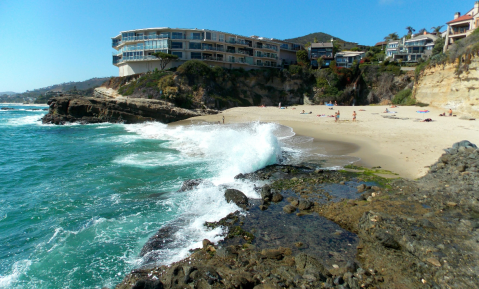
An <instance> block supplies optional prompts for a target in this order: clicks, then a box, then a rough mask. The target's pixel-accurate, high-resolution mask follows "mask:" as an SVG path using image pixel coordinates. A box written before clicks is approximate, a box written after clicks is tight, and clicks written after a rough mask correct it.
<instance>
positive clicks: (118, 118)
mask: <svg viewBox="0 0 479 289" xmlns="http://www.w3.org/2000/svg"><path fill="white" fill-rule="evenodd" d="M48 105H49V106H50V109H49V112H48V114H47V115H45V116H44V117H43V119H42V122H43V123H52V124H65V123H67V122H80V123H100V122H122V123H140V122H145V121H159V122H163V123H170V122H174V121H179V120H183V119H187V118H189V117H193V116H199V115H204V114H212V113H216V112H215V111H211V110H202V111H201V110H196V111H193V110H187V109H182V108H178V107H174V106H172V105H171V104H170V103H167V102H164V101H161V100H151V99H129V98H123V97H119V98H114V99H111V98H110V99H106V98H94V97H80V96H76V95H67V96H62V97H55V98H52V99H50V101H49V102H48Z"/></svg>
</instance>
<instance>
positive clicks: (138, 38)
mask: <svg viewBox="0 0 479 289" xmlns="http://www.w3.org/2000/svg"><path fill="white" fill-rule="evenodd" d="M155 39H171V37H170V36H169V35H166V34H163V35H143V36H130V37H124V38H122V39H121V41H120V42H119V43H120V44H123V43H126V42H134V41H143V40H155ZM175 39H178V38H175ZM120 44H118V45H120Z"/></svg>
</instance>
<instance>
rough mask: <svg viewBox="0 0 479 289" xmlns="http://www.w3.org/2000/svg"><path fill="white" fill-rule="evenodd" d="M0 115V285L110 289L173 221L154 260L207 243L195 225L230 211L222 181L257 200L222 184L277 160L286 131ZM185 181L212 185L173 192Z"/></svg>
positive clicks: (19, 109)
mask: <svg viewBox="0 0 479 289" xmlns="http://www.w3.org/2000/svg"><path fill="white" fill-rule="evenodd" d="M0 107H12V108H15V110H11V111H10V110H9V111H0V244H1V246H0V288H101V287H104V286H106V287H110V288H112V287H114V285H116V284H117V283H118V282H119V281H121V280H122V278H123V277H124V275H125V274H127V273H129V272H130V271H131V269H133V268H136V267H138V266H140V265H141V264H142V260H141V259H140V258H139V257H138V254H139V252H140V250H141V248H142V246H143V245H144V244H145V242H146V241H147V240H148V238H149V237H150V236H152V235H153V234H154V233H155V232H156V231H157V230H158V229H159V228H161V227H162V226H164V225H165V224H169V223H172V222H175V221H176V222H177V221H178V220H181V224H182V225H181V229H179V230H178V231H177V232H176V233H175V241H174V242H173V243H172V244H170V245H169V246H168V247H167V248H165V249H163V250H161V252H157V254H156V255H157V263H158V264H166V263H171V262H173V261H176V260H179V259H181V258H184V257H185V256H186V255H187V254H188V250H189V249H191V248H195V247H199V246H200V244H201V240H203V239H204V238H209V239H210V240H213V241H218V240H219V237H218V236H217V235H218V234H219V233H220V231H219V230H214V231H207V230H206V229H205V228H204V227H203V226H202V225H203V223H204V222H205V221H215V220H219V219H220V218H222V217H224V216H225V215H227V214H228V213H230V212H233V211H235V210H236V209H237V208H236V207H235V205H232V204H227V203H226V202H225V201H224V198H223V196H222V194H223V190H224V189H223V188H224V185H227V186H228V185H230V186H234V187H235V188H238V189H241V190H242V191H243V192H244V193H245V194H246V195H247V196H249V197H258V195H257V193H256V192H255V191H254V190H253V184H251V183H247V182H241V183H239V182H237V181H235V180H234V178H233V177H234V176H235V175H236V174H238V173H246V172H252V171H254V170H257V169H260V168H262V167H264V166H266V165H269V164H273V163H276V162H277V161H278V160H279V158H280V156H281V154H282V152H284V150H285V147H284V146H283V145H282V144H281V139H284V138H289V137H290V136H292V135H293V134H292V131H291V130H284V129H283V130H281V129H280V128H279V126H278V125H274V124H260V123H253V124H248V125H237V126H222V125H199V126H194V127H175V128H167V126H166V125H163V124H160V123H146V124H137V125H122V124H96V125H65V126H53V125H42V124H41V122H40V121H39V119H40V118H41V117H42V116H43V115H44V114H45V113H46V112H45V111H36V110H32V109H33V108H37V107H28V106H14V105H1V104H0ZM193 178H207V179H209V180H210V181H211V183H213V185H209V186H200V188H198V189H197V190H194V191H190V192H182V193H179V192H177V191H178V189H179V188H180V187H181V184H182V182H183V181H184V180H187V179H193Z"/></svg>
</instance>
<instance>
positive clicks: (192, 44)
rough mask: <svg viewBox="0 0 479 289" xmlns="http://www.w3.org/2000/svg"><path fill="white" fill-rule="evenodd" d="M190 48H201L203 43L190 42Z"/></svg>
mask: <svg viewBox="0 0 479 289" xmlns="http://www.w3.org/2000/svg"><path fill="white" fill-rule="evenodd" d="M190 49H201V43H197V42H190Z"/></svg>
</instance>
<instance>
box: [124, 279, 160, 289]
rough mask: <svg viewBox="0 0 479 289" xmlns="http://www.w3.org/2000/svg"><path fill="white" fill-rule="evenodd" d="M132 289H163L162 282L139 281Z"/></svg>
mask: <svg viewBox="0 0 479 289" xmlns="http://www.w3.org/2000/svg"><path fill="white" fill-rule="evenodd" d="M131 289H163V283H161V282H160V280H155V281H154V280H139V281H138V282H136V283H135V285H133V287H131Z"/></svg>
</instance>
